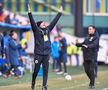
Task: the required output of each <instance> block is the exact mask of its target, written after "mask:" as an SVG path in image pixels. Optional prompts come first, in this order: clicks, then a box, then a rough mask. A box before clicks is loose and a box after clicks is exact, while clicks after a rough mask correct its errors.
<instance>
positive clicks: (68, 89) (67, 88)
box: [56, 82, 108, 90]
mask: <svg viewBox="0 0 108 90" xmlns="http://www.w3.org/2000/svg"><path fill="white" fill-rule="evenodd" d="M88 83H89V82H86V83H85V84H79V85H76V86H72V87H66V88H61V89H56V90H70V89H73V88H78V87H83V86H87V85H88ZM96 84H100V82H96ZM105 90H108V89H105Z"/></svg>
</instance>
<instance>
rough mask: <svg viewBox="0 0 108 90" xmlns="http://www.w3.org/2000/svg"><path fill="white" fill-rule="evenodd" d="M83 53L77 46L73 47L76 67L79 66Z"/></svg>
mask: <svg viewBox="0 0 108 90" xmlns="http://www.w3.org/2000/svg"><path fill="white" fill-rule="evenodd" d="M76 43H78V39H76ZM80 52H81V47H77V46H76V45H73V47H72V55H74V56H75V57H76V66H77V67H78V66H79V54H80Z"/></svg>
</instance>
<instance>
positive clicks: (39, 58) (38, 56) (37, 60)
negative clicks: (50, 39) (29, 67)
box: [31, 55, 42, 90]
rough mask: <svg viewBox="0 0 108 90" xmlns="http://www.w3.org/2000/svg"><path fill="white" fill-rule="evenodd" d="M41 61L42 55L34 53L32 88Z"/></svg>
mask: <svg viewBox="0 0 108 90" xmlns="http://www.w3.org/2000/svg"><path fill="white" fill-rule="evenodd" d="M41 63H42V56H40V55H36V56H35V59H34V71H33V74H32V85H31V88H32V90H34V87H35V80H36V77H37V74H38V72H39V69H40V65H41Z"/></svg>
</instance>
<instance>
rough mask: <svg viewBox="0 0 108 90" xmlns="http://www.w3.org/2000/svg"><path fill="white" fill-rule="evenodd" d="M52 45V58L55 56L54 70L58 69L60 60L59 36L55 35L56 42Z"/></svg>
mask: <svg viewBox="0 0 108 90" xmlns="http://www.w3.org/2000/svg"><path fill="white" fill-rule="evenodd" d="M51 47H52V58H53V67H52V68H53V71H57V70H58V60H59V40H58V37H57V36H56V37H54V42H53V43H52V45H51Z"/></svg>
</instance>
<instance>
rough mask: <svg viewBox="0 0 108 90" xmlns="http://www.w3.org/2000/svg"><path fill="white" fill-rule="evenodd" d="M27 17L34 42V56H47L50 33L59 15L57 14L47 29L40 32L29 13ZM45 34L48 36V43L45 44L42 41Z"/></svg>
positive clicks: (49, 46) (49, 49)
mask: <svg viewBox="0 0 108 90" xmlns="http://www.w3.org/2000/svg"><path fill="white" fill-rule="evenodd" d="M28 15H29V18H30V22H31V26H32V30H33V33H34V40H35V49H34V54H39V55H49V54H50V53H51V42H50V31H51V30H52V29H53V28H54V26H55V25H56V23H57V21H58V20H59V18H60V16H61V13H58V14H57V16H56V17H55V18H54V19H53V21H52V22H51V23H50V25H49V26H48V27H47V28H45V30H42V29H41V28H39V27H38V26H37V25H36V23H35V21H34V19H33V16H32V14H31V13H28ZM45 34H47V35H48V41H46V42H45V41H44V37H43V36H44V35H45Z"/></svg>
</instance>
